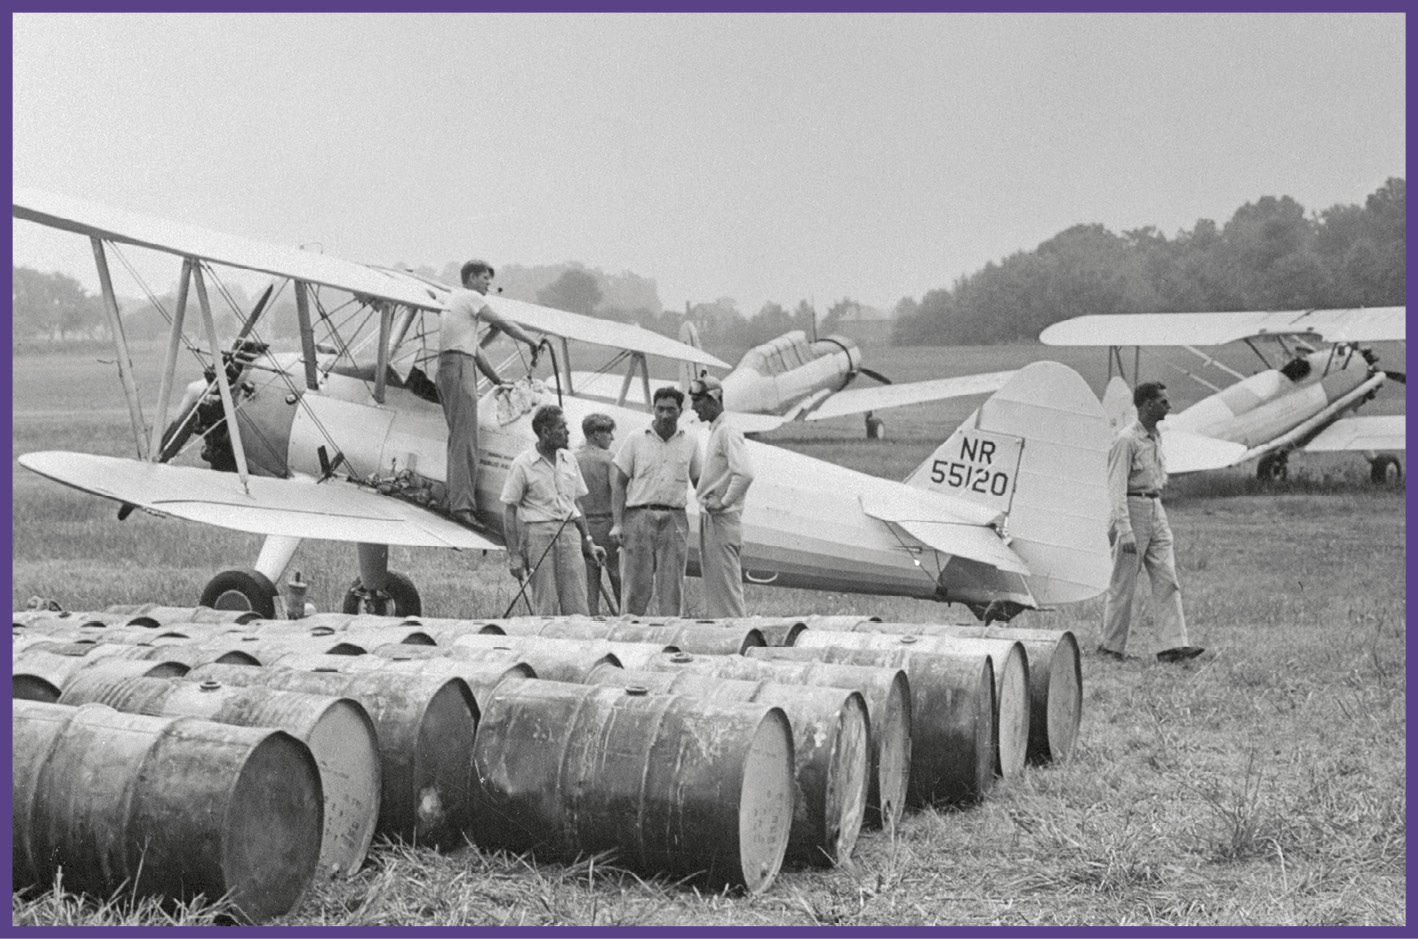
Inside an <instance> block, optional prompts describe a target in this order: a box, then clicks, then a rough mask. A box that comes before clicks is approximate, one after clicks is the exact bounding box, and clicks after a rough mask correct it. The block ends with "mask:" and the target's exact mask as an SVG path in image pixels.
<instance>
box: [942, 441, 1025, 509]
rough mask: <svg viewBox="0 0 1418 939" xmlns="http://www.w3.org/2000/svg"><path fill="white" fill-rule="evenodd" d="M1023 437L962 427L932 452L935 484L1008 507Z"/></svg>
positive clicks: (1001, 506) (963, 494) (970, 497)
mask: <svg viewBox="0 0 1418 939" xmlns="http://www.w3.org/2000/svg"><path fill="white" fill-rule="evenodd" d="M1023 450H1024V439H1023V438H1022V437H1014V436H1010V435H1009V434H995V433H990V432H988V431H984V430H978V429H968V430H967V429H965V428H961V429H960V430H959V431H957V432H956V433H955V434H954V435H953V436H952V437H951V438H950V439H949V440H947V441H946V442H945V444H943V445H942V446H941V447H940V448H939V449H938V450H936V452H935V453H934V454H932V456H931V460H930V464H929V466H928V470H929V479H930V481H931V483H932V487H933V488H937V489H940V490H943V491H946V492H950V493H953V494H957V495H960V496H963V497H965V498H967V499H969V500H970V501H972V502H976V503H980V504H983V505H988V506H991V507H992V508H997V509H1000V510H1001V511H1006V512H1007V511H1009V500H1010V496H1011V495H1012V494H1013V493H1014V484H1015V480H1016V479H1017V478H1018V475H1019V457H1020V454H1021V453H1022V452H1023Z"/></svg>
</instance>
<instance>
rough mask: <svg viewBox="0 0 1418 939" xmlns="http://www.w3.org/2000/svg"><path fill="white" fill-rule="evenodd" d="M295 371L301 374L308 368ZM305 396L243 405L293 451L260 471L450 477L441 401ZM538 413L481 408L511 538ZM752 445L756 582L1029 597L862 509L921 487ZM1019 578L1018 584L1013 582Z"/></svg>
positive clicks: (748, 527) (751, 539)
mask: <svg viewBox="0 0 1418 939" xmlns="http://www.w3.org/2000/svg"><path fill="white" fill-rule="evenodd" d="M287 368H288V369H291V372H292V374H299V367H298V365H297V366H295V367H293V368H292V367H291V366H287ZM294 397H295V395H293V394H292V393H291V392H290V389H289V388H288V387H287V386H286V385H284V384H282V383H279V382H272V383H270V384H268V385H267V386H265V387H264V388H261V389H258V391H257V394H256V395H255V397H254V398H253V399H251V400H249V401H248V402H247V403H246V404H244V405H243V406H242V414H243V418H242V422H241V423H242V436H243V442H244V443H245V444H246V447H247V449H248V451H251V450H252V449H253V446H252V444H251V443H249V442H247V441H249V440H250V439H259V440H262V441H264V442H265V444H264V446H265V450H266V451H268V452H269V454H270V457H274V456H275V450H276V448H278V447H279V446H280V443H281V442H282V441H283V442H284V444H285V445H284V451H285V452H284V455H283V456H284V459H283V460H280V461H277V460H275V459H273V458H268V459H267V460H266V461H265V462H264V463H263V466H262V468H261V469H259V470H255V471H258V472H267V473H270V474H271V475H286V474H287V473H304V474H312V475H318V474H319V473H321V472H322V458H321V450H322V448H323V450H324V461H325V463H326V464H328V463H329V462H330V461H332V460H334V459H335V457H336V454H337V453H338V454H339V455H341V456H342V457H343V459H344V463H343V466H342V468H341V470H340V471H341V472H342V473H343V472H346V471H348V472H349V473H350V474H352V475H354V476H357V477H360V478H364V479H371V478H389V477H391V476H393V475H394V474H396V473H397V472H399V471H401V470H413V471H415V472H417V473H419V474H421V475H422V476H424V477H426V478H428V479H432V480H437V481H439V482H442V481H443V480H444V479H445V478H446V441H447V431H446V426H445V423H444V418H443V413H442V409H441V408H440V407H439V405H437V404H435V403H433V402H431V401H427V400H424V399H423V398H420V397H418V396H417V395H415V394H413V393H412V392H411V391H409V390H408V389H406V388H399V387H393V386H391V387H389V388H388V389H387V391H386V397H385V401H384V403H383V404H380V403H378V402H376V401H374V399H373V397H372V395H371V392H370V388H369V386H368V385H367V384H366V383H365V382H364V381H361V380H359V379H355V378H349V377H346V376H342V375H326V376H324V377H323V380H322V384H321V387H320V388H319V390H317V391H306V392H304V393H303V394H301V395H300V396H299V400H298V401H291V400H289V399H291V398H294ZM262 399H265V400H264V401H263V400H262ZM555 401H556V396H555V393H554V392H548V393H547V394H546V395H544V399H543V400H541V401H537V402H535V404H541V403H555ZM523 404H524V405H530V404H532V402H526V401H524V402H523ZM562 405H563V407H564V409H565V411H566V417H567V423H568V424H569V425H570V426H571V427H573V428H579V427H580V424H581V420H582V418H583V417H584V416H585V415H586V414H589V413H591V412H593V411H599V412H601V413H606V414H609V415H610V416H611V417H612V418H614V419H615V421H616V435H617V438H618V439H620V440H624V439H625V437H626V436H627V435H629V434H632V433H639V432H641V431H642V430H643V429H644V428H645V427H647V426H648V425H649V424H650V420H651V418H650V415H649V414H648V413H646V412H644V411H636V410H631V409H627V408H620V407H615V406H613V405H607V404H605V403H603V402H596V401H587V400H582V399H578V398H566V399H565V400H564V401H563V402H562ZM532 410H533V407H532V406H526V407H524V409H522V410H521V413H516V414H515V415H514V414H509V413H508V412H507V407H506V405H503V407H502V414H501V415H499V406H498V401H497V398H496V395H495V394H494V393H491V392H490V393H488V394H485V395H484V396H483V398H482V400H481V402H480V404H479V412H478V413H479V460H478V462H479V473H478V483H477V498H478V505H479V506H480V507H481V512H480V514H481V516H482V519H483V521H484V522H485V523H486V524H488V525H489V526H490V527H492V528H494V529H496V530H499V531H500V530H501V525H502V504H501V502H500V501H499V498H500V496H501V492H502V486H503V483H504V482H505V480H506V478H507V471H508V467H509V466H510V465H511V462H512V460H513V458H514V457H516V456H517V455H518V454H519V453H522V452H523V451H525V450H527V449H528V448H530V447H531V446H532V445H533V443H534V441H535V435H534V434H533V432H532V429H531V416H532ZM509 418H510V419H509ZM504 419H506V422H505V423H504V422H503V420H504ZM681 426H682V427H684V428H685V430H686V431H687V432H688V433H690V434H692V435H694V436H695V437H696V438H697V439H698V441H699V444H700V445H701V446H702V445H703V443H704V439H705V437H706V436H707V433H706V429H705V428H704V427H703V426H702V425H700V424H698V423H697V421H696V420H695V418H694V416H693V414H692V413H689V412H686V414H685V415H684V416H683V417H682V418H681ZM578 436H579V435H578ZM748 449H749V454H750V459H751V460H752V462H753V467H754V472H755V478H754V482H753V485H752V487H751V489H750V491H749V494H748V497H747V500H746V507H745V510H744V516H743V531H744V545H743V556H742V558H743V568H744V572H745V576H746V577H747V578H748V579H749V580H750V581H751V582H755V583H764V584H774V585H777V586H785V587H801V588H813V589H820V590H837V591H845V592H854V593H868V594H880V595H896V596H914V597H922V598H933V599H946V598H948V599H951V600H958V601H961V602H967V601H975V600H979V601H982V602H988V601H989V600H991V599H997V598H999V597H1000V596H1001V595H1002V593H1005V592H1008V593H1009V596H1010V597H1011V598H1013V599H1017V600H1020V601H1024V602H1028V598H1027V596H1021V595H1018V594H1017V593H1014V592H1012V591H1006V590H1005V588H1004V582H1002V581H996V580H994V579H993V578H992V577H991V572H989V571H984V572H982V571H981V570H979V565H971V564H968V563H965V562H964V561H963V559H957V560H956V563H954V564H950V565H948V566H945V571H944V575H943V576H939V579H938V575H940V574H941V570H942V566H943V565H945V562H946V561H948V560H949V557H948V556H946V555H938V554H937V553H936V552H935V551H933V550H932V549H930V548H927V547H923V546H921V545H919V544H915V543H913V542H912V540H911V539H909V538H907V539H905V543H903V541H902V540H901V539H898V538H897V537H896V536H895V535H893V533H892V530H891V529H890V528H889V527H888V526H887V525H885V524H883V523H882V522H880V521H878V520H877V519H874V518H871V517H869V516H867V515H866V514H865V513H864V512H863V511H862V506H861V502H860V498H861V496H862V495H863V494H869V493H872V492H880V491H882V490H887V489H892V490H905V491H908V492H914V490H911V489H910V488H909V487H907V486H905V485H904V484H902V483H897V482H893V481H890V480H885V479H880V478H878V477H874V476H869V475H866V474H864V473H858V472H856V471H853V470H849V469H847V468H845V467H841V466H837V465H835V464H831V463H826V462H823V461H821V460H816V459H813V458H811V457H807V456H804V455H802V454H798V453H793V452H791V451H787V450H783V449H780V448H777V447H771V446H768V445H765V444H760V443H757V442H754V441H748ZM278 463H283V464H284V465H283V466H282V465H278ZM687 496H688V499H687V512H688V516H689V523H690V528H691V535H690V570H691V573H697V571H698V558H697V554H698V552H697V550H696V548H697V544H698V522H699V512H698V508H697V506H696V504H695V501H694V499H693V494H692V492H689V493H687ZM917 561H919V565H918V564H917V563H916V562H917ZM1014 583H1015V582H1013V581H1010V582H1009V585H1010V587H1013V585H1014Z"/></svg>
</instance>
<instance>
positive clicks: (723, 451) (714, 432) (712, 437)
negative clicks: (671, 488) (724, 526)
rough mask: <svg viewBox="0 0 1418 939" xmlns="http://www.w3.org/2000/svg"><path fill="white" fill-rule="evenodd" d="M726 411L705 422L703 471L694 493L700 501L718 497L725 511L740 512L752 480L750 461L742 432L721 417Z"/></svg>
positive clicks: (724, 415)
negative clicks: (705, 436) (707, 434)
mask: <svg viewBox="0 0 1418 939" xmlns="http://www.w3.org/2000/svg"><path fill="white" fill-rule="evenodd" d="M727 413H728V412H720V414H719V416H718V417H716V418H714V420H713V422H712V423H710V425H709V443H708V444H707V445H706V446H705V448H704V472H703V473H702V474H701V475H700V477H699V486H698V487H697V488H696V489H695V495H696V496H698V498H699V501H700V502H704V501H706V500H707V499H708V498H709V497H710V496H718V497H719V501H720V502H722V503H723V505H724V511H725V512H741V511H743V500H744V495H745V494H746V493H747V492H748V487H749V486H750V485H751V484H752V483H753V463H752V462H751V461H750V460H749V458H748V444H747V443H746V442H745V441H744V439H743V431H741V430H739V429H738V428H737V427H735V426H734V425H733V424H730V423H729V422H728V421H727V420H726V419H725V418H726V417H727Z"/></svg>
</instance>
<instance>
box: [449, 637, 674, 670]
mask: <svg viewBox="0 0 1418 939" xmlns="http://www.w3.org/2000/svg"><path fill="white" fill-rule="evenodd" d="M450 648H454V649H460V648H461V649H501V648H506V649H515V650H516V651H517V652H518V653H520V654H524V655H533V654H535V653H536V652H538V651H547V652H560V653H564V654H566V655H570V656H575V657H578V658H579V659H581V660H582V661H586V662H589V661H591V660H593V659H600V658H601V657H602V656H605V655H613V656H615V659H616V661H617V662H618V663H619V664H620V665H622V666H623V667H625V668H643V667H644V663H646V662H648V661H650V660H651V659H653V658H654V657H655V656H657V655H659V654H660V653H661V652H677V651H679V650H678V648H676V647H675V646H674V645H672V644H669V643H665V644H664V645H661V644H659V643H649V642H612V641H610V640H602V639H588V640H582V639H549V638H545V637H542V636H460V637H458V639H456V640H454V642H453V644H452V646H450ZM527 661H529V662H531V663H532V667H533V668H535V669H536V670H537V674H538V675H541V676H542V677H543V678H547V677H548V675H546V674H543V669H542V668H541V667H540V666H539V665H537V663H536V662H535V661H534V660H532V659H530V658H529V659H527Z"/></svg>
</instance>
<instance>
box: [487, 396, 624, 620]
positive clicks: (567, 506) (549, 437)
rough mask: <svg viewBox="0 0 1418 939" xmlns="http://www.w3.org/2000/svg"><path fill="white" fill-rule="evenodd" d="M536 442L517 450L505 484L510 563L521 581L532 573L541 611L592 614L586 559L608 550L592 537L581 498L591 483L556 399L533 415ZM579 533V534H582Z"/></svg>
mask: <svg viewBox="0 0 1418 939" xmlns="http://www.w3.org/2000/svg"><path fill="white" fill-rule="evenodd" d="M532 431H533V432H534V433H535V434H536V435H537V442H536V444H535V445H534V446H533V447H532V448H531V449H529V450H526V451H524V452H523V453H520V454H518V455H517V458H516V459H514V460H513V461H512V465H511V466H510V467H508V469H507V483H506V484H505V485H504V486H503V487H502V503H503V506H504V508H503V535H504V537H505V538H506V539H507V565H508V567H509V568H510V569H511V571H512V576H513V577H514V578H515V579H516V580H517V582H518V583H519V584H520V583H521V582H522V577H523V575H524V573H525V574H526V575H527V576H528V577H529V578H530V581H531V593H532V612H533V613H535V614H537V615H539V616H557V615H561V616H570V615H573V614H576V613H579V614H581V615H583V616H584V615H586V613H587V612H588V609H587V605H586V563H585V561H584V560H583V558H592V559H594V560H595V562H596V563H597V564H603V563H605V559H606V552H605V549H604V548H601V547H598V546H597V545H596V543H595V542H594V541H592V540H591V532H590V530H589V529H588V528H587V527H586V519H585V518H584V517H583V516H582V515H581V510H580V509H579V508H577V506H576V500H577V499H579V498H580V497H582V496H584V495H585V494H586V482H585V480H584V479H582V478H581V468H580V467H579V466H577V464H576V458H575V457H573V456H572V455H571V454H570V453H569V452H568V451H567V449H566V447H567V444H569V443H570V442H571V433H570V431H568V430H567V428H566V416H565V415H564V414H563V413H562V411H561V408H559V407H557V406H556V405H554V404H548V405H544V406H543V407H540V408H538V409H537V412H536V413H535V414H533V415H532ZM578 534H579V539H578Z"/></svg>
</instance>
